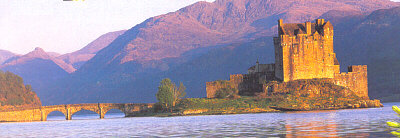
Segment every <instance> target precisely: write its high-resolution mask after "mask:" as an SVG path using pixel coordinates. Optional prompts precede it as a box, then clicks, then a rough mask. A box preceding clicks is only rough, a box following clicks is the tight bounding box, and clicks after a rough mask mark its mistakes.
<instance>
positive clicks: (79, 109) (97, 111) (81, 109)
mask: <svg viewBox="0 0 400 138" xmlns="http://www.w3.org/2000/svg"><path fill="white" fill-rule="evenodd" d="M83 110H88V111H93V112H95V113H97V114H98V115H101V114H100V111H99V109H95V108H84V107H75V108H72V107H71V108H70V116H68V118H67V120H71V119H72V116H73V115H74V114H75V113H77V112H79V111H83Z"/></svg>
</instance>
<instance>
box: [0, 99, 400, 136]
mask: <svg viewBox="0 0 400 138" xmlns="http://www.w3.org/2000/svg"><path fill="white" fill-rule="evenodd" d="M392 105H400V103H386V104H384V106H385V107H383V108H372V109H353V110H336V111H310V112H289V113H263V114H242V115H211V116H184V117H140V118H139V117H138V118H123V113H113V114H106V116H105V117H106V119H97V118H98V117H99V116H98V115H93V114H91V115H74V116H72V119H73V120H70V121H64V119H65V117H64V116H49V117H48V120H53V121H47V122H27V123H0V137H2V138H3V137H227V136H228V137H309V136H318V137H391V135H390V134H389V133H390V131H393V130H395V129H392V128H390V127H387V126H386V121H390V120H392V121H397V122H400V117H398V116H397V115H396V114H395V112H394V111H392V110H391V106H392Z"/></svg>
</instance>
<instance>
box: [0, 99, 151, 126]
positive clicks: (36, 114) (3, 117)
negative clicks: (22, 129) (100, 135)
mask: <svg viewBox="0 0 400 138" xmlns="http://www.w3.org/2000/svg"><path fill="white" fill-rule="evenodd" d="M153 105H154V104H153V103H149V104H133V103H125V104H121V103H96V104H67V105H52V106H42V107H39V108H30V109H23V110H14V111H6V112H0V122H27V121H46V120H47V115H49V113H51V112H53V111H60V112H62V113H63V114H64V115H65V118H66V120H71V119H72V115H73V114H75V113H76V112H79V111H81V110H89V111H93V112H96V113H97V114H99V115H100V119H103V118H104V115H105V114H106V113H107V112H108V111H110V110H111V109H118V110H121V111H122V112H123V113H124V114H125V117H132V116H134V115H135V114H137V113H141V112H147V110H148V109H150V108H152V107H153Z"/></svg>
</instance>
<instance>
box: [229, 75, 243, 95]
mask: <svg viewBox="0 0 400 138" xmlns="http://www.w3.org/2000/svg"><path fill="white" fill-rule="evenodd" d="M229 82H230V83H231V84H233V86H235V87H236V88H238V90H239V91H240V89H241V88H240V84H241V83H242V82H243V75H242V74H234V75H230V76H229Z"/></svg>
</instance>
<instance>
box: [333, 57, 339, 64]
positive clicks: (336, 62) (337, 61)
mask: <svg viewBox="0 0 400 138" xmlns="http://www.w3.org/2000/svg"><path fill="white" fill-rule="evenodd" d="M334 65H340V63H339V60H337V58H336V57H335V61H334Z"/></svg>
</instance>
